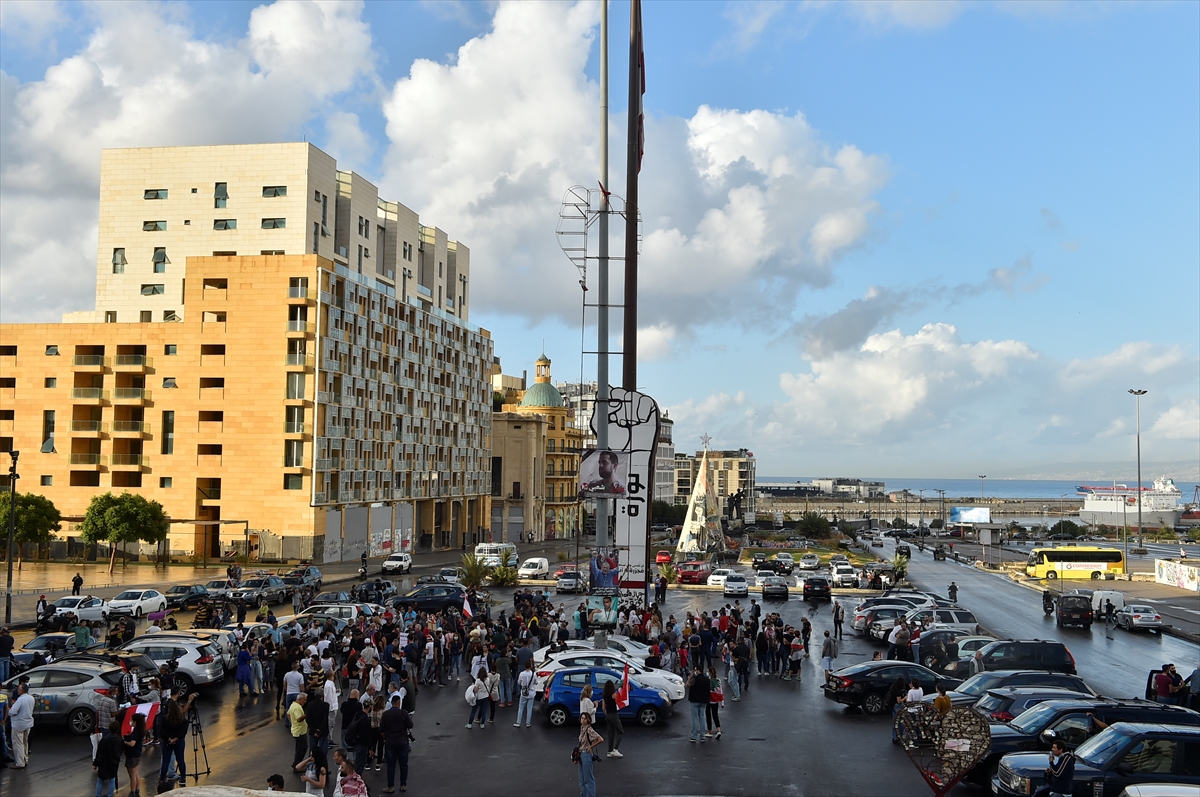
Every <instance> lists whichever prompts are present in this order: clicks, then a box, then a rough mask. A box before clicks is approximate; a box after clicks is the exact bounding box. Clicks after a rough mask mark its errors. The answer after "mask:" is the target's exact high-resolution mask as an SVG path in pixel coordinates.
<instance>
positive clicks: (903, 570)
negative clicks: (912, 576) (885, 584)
mask: <svg viewBox="0 0 1200 797" xmlns="http://www.w3.org/2000/svg"><path fill="white" fill-rule="evenodd" d="M892 569H893V570H895V571H896V581H897V582H899V581H903V580H904V577H905V576H907V575H908V557H907V556H901V555H900V554H896V555H895V556H893V557H892Z"/></svg>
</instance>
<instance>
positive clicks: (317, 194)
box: [313, 191, 321, 202]
mask: <svg viewBox="0 0 1200 797" xmlns="http://www.w3.org/2000/svg"><path fill="white" fill-rule="evenodd" d="M320 201H321V192H320V191H313V202H320Z"/></svg>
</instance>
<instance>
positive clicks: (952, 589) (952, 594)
mask: <svg viewBox="0 0 1200 797" xmlns="http://www.w3.org/2000/svg"><path fill="white" fill-rule="evenodd" d="M950 549H951V550H954V543H950ZM946 597H948V598H949V599H950V602H951V603H958V585H957V584H955V583H954V582H953V581H951V582H950V586H948V587H946Z"/></svg>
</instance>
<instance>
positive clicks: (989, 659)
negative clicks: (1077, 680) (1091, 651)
mask: <svg viewBox="0 0 1200 797" xmlns="http://www.w3.org/2000/svg"><path fill="white" fill-rule="evenodd" d="M979 652H980V653H982V654H983V668H984V669H985V670H1049V671H1050V672H1065V673H1069V674H1071V675H1074V674H1075V672H1076V670H1075V657H1074V656H1072V655H1071V651H1070V650H1068V649H1067V646H1066V645H1064V644H1063V643H1061V642H1055V641H1053V640H1049V639H1002V640H999V641H998V642H993V643H991V644H990V645H985V646H984V647H982V648H980V649H979ZM945 671H946V674H947V675H952V676H954V677H956V678H961V677H962V674H965V673H968V672H970V671H971V660H970V659H959V660H958V661H952V662H950V663H949V664H947V665H946V667H945Z"/></svg>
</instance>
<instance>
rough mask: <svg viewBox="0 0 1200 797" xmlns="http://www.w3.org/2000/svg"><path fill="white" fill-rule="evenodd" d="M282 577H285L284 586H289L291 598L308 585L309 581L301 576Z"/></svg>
mask: <svg viewBox="0 0 1200 797" xmlns="http://www.w3.org/2000/svg"><path fill="white" fill-rule="evenodd" d="M280 578H281V579H283V584H284V586H285V587H287V588H288V597H289V598H290V597H291V596H292V595H295V594H296V593H297V592H299V591H300V590H302V589H304V588H305V587H307V586H308V583H307V582H306V581H305V580H304V578H303V577H301V576H280Z"/></svg>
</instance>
